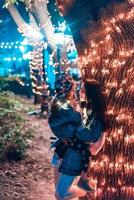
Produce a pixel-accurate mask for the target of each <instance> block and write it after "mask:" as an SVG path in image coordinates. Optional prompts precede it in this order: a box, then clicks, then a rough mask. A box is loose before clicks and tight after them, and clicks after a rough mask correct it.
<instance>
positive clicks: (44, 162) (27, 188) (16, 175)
mask: <svg viewBox="0 0 134 200" xmlns="http://www.w3.org/2000/svg"><path fill="white" fill-rule="evenodd" d="M28 119H29V120H30V121H31V123H32V127H33V128H34V130H35V132H36V133H35V138H34V140H32V141H31V144H30V149H29V150H28V151H27V156H26V158H25V159H24V160H22V161H19V162H9V163H7V162H4V163H0V200H55V198H54V195H53V194H54V184H53V171H52V168H51V166H50V158H51V155H52V152H50V151H48V149H49V143H50V141H49V137H50V135H51V131H50V129H49V127H48V123H47V120H45V119H37V117H35V116H28Z"/></svg>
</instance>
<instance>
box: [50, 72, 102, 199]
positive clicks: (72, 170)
mask: <svg viewBox="0 0 134 200" xmlns="http://www.w3.org/2000/svg"><path fill="white" fill-rule="evenodd" d="M55 89H56V97H55V99H54V100H53V103H52V106H51V114H50V117H49V125H50V128H51V129H52V131H53V133H54V135H56V136H57V137H58V140H57V141H56V143H55V144H54V145H53V146H55V147H56V150H55V154H54V157H53V160H52V164H53V165H54V167H55V177H56V178H55V184H56V193H55V197H56V199H58V200H63V199H72V198H74V197H78V196H81V195H82V196H83V195H85V193H83V192H82V191H81V190H80V189H78V188H76V189H75V190H71V189H70V187H71V185H72V183H73V181H74V179H75V177H76V176H79V175H80V174H81V172H82V171H83V160H82V155H81V153H80V152H79V151H78V148H77V149H76V148H75V147H74V142H75V140H79V141H82V142H83V145H82V143H81V145H82V148H85V149H86V150H87V148H88V146H89V144H88V143H89V142H90V143H94V142H96V141H98V139H99V138H100V136H101V127H100V124H99V123H97V124H96V127H95V129H94V124H93V123H94V121H92V122H91V125H92V126H91V127H90V128H86V127H84V126H83V124H82V120H81V115H80V113H78V112H76V111H74V109H73V107H72V106H71V105H70V104H71V103H72V102H73V94H74V91H73V90H74V83H73V80H72V78H71V77H70V76H69V75H67V74H65V73H62V74H61V75H60V76H59V77H58V78H57V80H56V83H55ZM68 101H69V102H68ZM64 140H65V141H69V146H68V144H65V143H66V142H64ZM85 142H87V144H86V143H85ZM67 143H68V142H67ZM61 144H62V145H61ZM61 146H62V148H63V149H61ZM80 148H81V147H80ZM59 158H62V160H61V159H59ZM56 167H57V168H56ZM86 167H87V166H86ZM57 169H58V170H57ZM59 172H60V174H59ZM57 175H58V176H57ZM57 178H58V179H57Z"/></svg>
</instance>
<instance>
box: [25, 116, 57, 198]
mask: <svg viewBox="0 0 134 200" xmlns="http://www.w3.org/2000/svg"><path fill="white" fill-rule="evenodd" d="M32 118H33V121H34V126H35V129H36V130H38V131H37V135H36V136H35V139H34V141H33V142H32V144H31V145H32V146H31V149H30V150H29V151H28V154H29V156H31V157H33V158H34V159H35V160H36V161H37V164H36V167H35V173H36V175H37V177H36V178H35V180H34V181H32V183H31V192H30V194H29V196H30V200H55V198H54V195H53V194H54V184H53V171H52V168H51V166H50V159H51V155H52V152H50V151H48V149H49V145H50V140H49V137H50V135H51V134H52V133H51V130H50V129H49V127H48V123H47V120H44V119H37V118H36V117H32ZM32 118H31V120H32Z"/></svg>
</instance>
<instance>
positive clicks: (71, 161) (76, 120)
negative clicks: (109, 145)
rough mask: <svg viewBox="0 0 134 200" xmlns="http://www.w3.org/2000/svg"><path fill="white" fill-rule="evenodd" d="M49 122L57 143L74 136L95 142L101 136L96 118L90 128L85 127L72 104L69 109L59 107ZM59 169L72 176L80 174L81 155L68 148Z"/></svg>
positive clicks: (84, 140)
mask: <svg viewBox="0 0 134 200" xmlns="http://www.w3.org/2000/svg"><path fill="white" fill-rule="evenodd" d="M48 122H49V126H50V128H51V130H52V132H53V133H54V135H55V136H56V137H57V138H58V140H59V141H58V140H57V141H56V143H59V142H60V141H61V140H62V139H71V138H73V137H74V136H75V137H77V138H78V139H79V140H81V141H83V142H89V143H94V142H96V141H97V140H98V139H99V138H100V136H101V127H100V123H99V122H98V121H97V120H96V118H95V117H93V118H92V120H91V123H90V124H89V126H88V128H87V127H84V125H83V124H82V120H81V115H80V113H79V112H76V111H74V110H73V108H72V107H71V106H68V108H67V109H63V108H61V109H59V110H58V112H57V113H56V115H50V117H49V120H48ZM53 147H56V144H55V145H54V144H53ZM59 171H60V172H62V173H63V174H68V175H70V176H78V175H80V174H81V171H82V157H81V155H80V154H79V153H78V152H76V151H75V150H73V149H72V148H68V150H67V152H66V153H65V156H64V157H63V159H62V162H61V165H60V167H59Z"/></svg>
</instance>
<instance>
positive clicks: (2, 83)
mask: <svg viewBox="0 0 134 200" xmlns="http://www.w3.org/2000/svg"><path fill="white" fill-rule="evenodd" d="M7 86H8V84H7V80H6V79H5V78H2V77H0V92H1V91H2V90H3V89H4V88H5V87H7Z"/></svg>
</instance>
